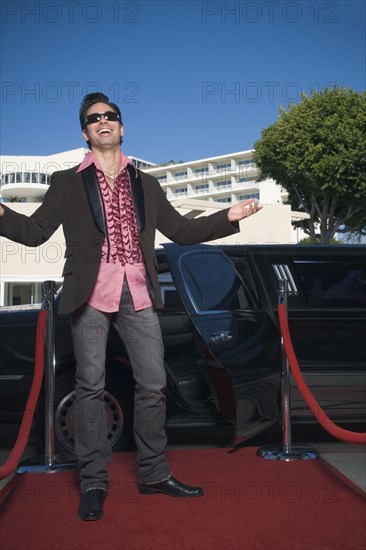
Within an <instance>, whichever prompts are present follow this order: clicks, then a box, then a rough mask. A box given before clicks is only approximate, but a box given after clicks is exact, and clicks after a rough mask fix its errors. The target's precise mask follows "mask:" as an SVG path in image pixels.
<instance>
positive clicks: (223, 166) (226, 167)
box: [216, 162, 231, 172]
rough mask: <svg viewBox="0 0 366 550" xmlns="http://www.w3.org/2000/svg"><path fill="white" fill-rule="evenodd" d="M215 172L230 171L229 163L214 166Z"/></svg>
mask: <svg viewBox="0 0 366 550" xmlns="http://www.w3.org/2000/svg"><path fill="white" fill-rule="evenodd" d="M216 170H217V172H230V171H231V162H225V163H221V164H217V165H216Z"/></svg>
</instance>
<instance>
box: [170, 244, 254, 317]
mask: <svg viewBox="0 0 366 550" xmlns="http://www.w3.org/2000/svg"><path fill="white" fill-rule="evenodd" d="M179 265H180V271H181V274H182V277H183V279H184V282H185V284H186V286H187V288H188V292H189V294H190V297H191V300H192V302H193V304H194V306H195V308H196V309H197V311H217V310H235V309H244V308H245V307H247V299H246V293H245V288H244V286H243V284H242V281H241V279H240V277H239V276H238V273H237V272H236V270H235V269H234V267H233V265H232V263H231V262H230V260H229V259H228V258H227V257H226V256H225V255H224V254H222V253H220V252H218V251H212V252H211V251H207V250H202V251H193V252H188V253H186V254H184V255H183V256H182V257H181V258H180V264H179Z"/></svg>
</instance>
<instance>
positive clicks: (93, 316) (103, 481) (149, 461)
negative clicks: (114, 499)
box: [71, 282, 170, 492]
mask: <svg viewBox="0 0 366 550" xmlns="http://www.w3.org/2000/svg"><path fill="white" fill-rule="evenodd" d="M111 323H112V324H113V325H114V326H115V328H116V330H117V332H118V334H119V336H120V338H121V340H122V342H123V345H124V346H125V349H126V352H127V354H128V357H129V360H130V363H131V366H132V369H133V375H134V379H135V382H136V389H135V407H134V409H135V410H134V435H135V441H136V446H137V463H138V479H139V481H140V482H142V483H155V482H159V481H163V480H165V479H167V478H169V476H170V471H169V466H168V463H167V459H166V456H165V453H164V451H165V446H166V434H165V413H166V396H165V393H166V374H165V369H164V364H163V357H164V347H163V342H162V337H161V330H160V325H159V319H158V316H157V313H156V312H155V310H154V308H153V307H150V308H147V309H144V310H142V311H137V312H136V311H135V310H134V307H133V303H132V298H131V294H130V291H129V288H128V285H127V283H126V282H125V283H124V285H123V292H122V297H121V303H120V310H119V311H118V312H117V313H103V312H101V311H98V310H97V309H95V308H93V307H92V306H89V305H88V304H85V305H84V306H83V307H82V308H81V309H80V310H78V311H77V312H76V313H75V314H73V315H72V316H71V326H72V334H73V340H74V353H75V358H76V363H77V366H76V388H75V390H76V400H75V414H74V421H75V452H76V455H77V457H78V461H79V466H80V488H81V491H82V492H85V491H87V490H89V489H94V488H99V489H106V488H107V484H108V473H107V469H106V466H107V464H108V463H109V462H110V461H111V458H112V451H111V447H110V444H109V441H108V438H107V426H106V420H105V412H104V397H103V392H104V383H105V359H106V345H107V338H108V332H109V327H110V324H111Z"/></svg>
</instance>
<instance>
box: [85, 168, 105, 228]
mask: <svg viewBox="0 0 366 550" xmlns="http://www.w3.org/2000/svg"><path fill="white" fill-rule="evenodd" d="M81 175H82V178H83V183H84V188H85V192H86V196H87V197H88V202H89V206H90V210H91V212H92V214H93V218H94V221H95V224H96V226H97V228H98V229H99V230H100V231H101V232H102V233H103V234H104V235H106V234H107V231H106V226H105V220H104V216H103V210H102V205H101V197H100V194H99V184H98V178H97V173H96V171H95V168H94V165H93V164H91V165H90V166H88V168H85V170H83V171H82V172H81Z"/></svg>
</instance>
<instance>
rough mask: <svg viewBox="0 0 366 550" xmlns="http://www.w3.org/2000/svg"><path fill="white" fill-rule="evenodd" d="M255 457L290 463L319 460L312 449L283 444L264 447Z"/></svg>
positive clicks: (316, 452)
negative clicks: (293, 461)
mask: <svg viewBox="0 0 366 550" xmlns="http://www.w3.org/2000/svg"><path fill="white" fill-rule="evenodd" d="M257 456H260V457H261V458H266V459H267V460H282V461H285V462H290V461H292V460H313V459H315V458H319V453H318V451H317V450H316V449H313V447H308V446H301V445H291V446H286V445H283V443H277V444H274V445H273V444H272V445H265V446H264V447H261V448H260V449H258V451H257Z"/></svg>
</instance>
